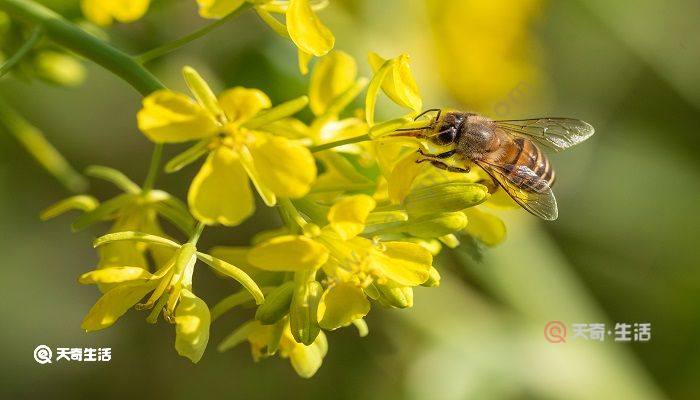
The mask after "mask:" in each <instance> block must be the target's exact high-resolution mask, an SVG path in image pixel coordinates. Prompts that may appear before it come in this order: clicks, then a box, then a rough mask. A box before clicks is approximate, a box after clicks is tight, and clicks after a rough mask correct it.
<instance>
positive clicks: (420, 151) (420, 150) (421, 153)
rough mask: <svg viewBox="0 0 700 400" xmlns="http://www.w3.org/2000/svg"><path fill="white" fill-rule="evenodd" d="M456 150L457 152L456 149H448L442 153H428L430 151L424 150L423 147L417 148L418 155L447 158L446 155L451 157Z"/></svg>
mask: <svg viewBox="0 0 700 400" xmlns="http://www.w3.org/2000/svg"><path fill="white" fill-rule="evenodd" d="M456 152H457V150H450V151H446V152H444V153H438V154H430V153H426V152H424V151H423V149H418V153H420V155H422V156H425V157H432V158H448V157H452V156H453V155H454V154H455V153H456Z"/></svg>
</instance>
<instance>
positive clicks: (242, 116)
mask: <svg viewBox="0 0 700 400" xmlns="http://www.w3.org/2000/svg"><path fill="white" fill-rule="evenodd" d="M219 105H220V106H221V108H222V109H223V110H224V113H225V114H226V117H227V118H228V120H229V121H230V122H239V123H242V122H245V121H247V120H249V119H250V118H251V117H252V116H254V115H255V114H257V113H259V112H260V111H262V110H264V109H266V108H270V107H271V106H272V101H270V98H269V97H267V95H266V94H265V93H264V92H263V91H261V90H258V89H248V88H244V87H240V86H239V87H235V88H233V89H228V90H225V91H224V92H223V93H221V94H220V95H219Z"/></svg>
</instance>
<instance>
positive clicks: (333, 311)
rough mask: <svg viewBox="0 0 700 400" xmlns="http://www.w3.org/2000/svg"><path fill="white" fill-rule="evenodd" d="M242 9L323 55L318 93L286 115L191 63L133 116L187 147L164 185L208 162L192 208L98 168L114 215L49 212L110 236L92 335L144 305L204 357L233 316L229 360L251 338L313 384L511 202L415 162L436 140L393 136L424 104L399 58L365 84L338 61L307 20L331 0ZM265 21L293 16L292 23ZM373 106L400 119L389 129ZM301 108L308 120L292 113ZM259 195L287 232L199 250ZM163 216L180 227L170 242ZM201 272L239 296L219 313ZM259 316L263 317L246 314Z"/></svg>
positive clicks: (100, 206)
mask: <svg viewBox="0 0 700 400" xmlns="http://www.w3.org/2000/svg"><path fill="white" fill-rule="evenodd" d="M244 3H246V2H245V1H242V0H240V1H234V0H206V1H205V0H198V4H199V7H200V13H201V15H202V16H204V17H207V18H221V17H223V16H225V15H229V14H230V13H231V12H234V11H235V10H236V9H238V8H239V7H242V6H243V5H244ZM248 3H252V4H250V5H249V6H253V7H255V9H256V11H257V13H258V14H259V15H260V16H261V17H262V18H263V20H265V21H266V22H267V23H268V24H270V25H271V26H273V27H274V28H275V30H276V31H279V32H280V33H284V34H285V35H286V36H288V37H289V38H290V39H291V40H292V41H293V42H294V43H295V44H296V46H297V47H298V48H299V54H300V59H301V60H302V63H301V66H302V69H305V68H306V65H307V63H308V61H309V59H310V56H311V55H313V56H317V57H321V58H320V59H319V60H318V61H317V62H316V63H315V64H314V66H313V69H312V73H311V76H310V80H309V90H308V93H307V94H305V95H301V96H299V97H296V98H292V99H290V100H289V101H286V102H284V103H282V104H278V105H273V104H272V102H271V100H270V98H269V97H268V96H267V95H266V94H265V93H264V92H263V91H261V90H259V89H254V88H245V87H233V88H229V89H225V90H222V91H218V94H216V92H215V90H213V89H212V88H211V87H210V86H209V85H208V84H207V83H206V81H205V79H204V78H203V77H202V76H200V74H199V73H197V71H195V70H194V69H193V68H191V67H185V68H184V69H183V76H184V80H185V82H186V83H187V86H188V88H189V91H190V93H189V94H185V93H179V92H175V91H171V90H168V89H162V90H157V91H155V92H153V93H151V94H149V95H148V96H146V97H145V98H144V99H143V103H142V107H141V109H140V110H139V111H138V114H137V118H136V120H137V124H138V128H139V130H140V131H141V132H142V133H143V134H144V135H145V137H146V138H148V139H150V140H151V141H152V142H154V143H156V144H157V146H156V149H160V148H162V146H163V145H164V144H170V143H184V142H192V144H191V145H190V147H189V148H188V149H187V150H185V151H184V152H182V153H181V154H179V155H177V156H175V157H174V158H172V159H171V160H169V161H168V162H167V163H166V165H165V168H164V170H165V172H167V173H178V171H181V170H182V169H184V168H187V167H188V166H191V165H193V164H194V163H196V162H197V161H198V160H201V159H204V161H203V162H201V166H200V167H199V171H198V172H197V174H196V176H195V177H194V179H193V180H192V181H191V182H190V183H189V191H188V195H187V204H184V203H182V202H180V201H179V200H177V199H176V198H174V197H173V196H171V195H170V194H168V193H166V192H165V191H162V190H156V189H153V187H152V186H153V179H151V178H152V177H153V176H154V175H153V174H149V179H147V181H146V183H145V184H144V185H143V186H139V185H137V184H136V183H134V182H133V181H131V180H130V179H129V178H128V177H126V176H125V175H123V174H121V173H120V172H118V171H115V170H113V169H110V168H106V167H91V168H89V169H88V170H87V174H88V175H90V176H92V177H95V178H100V179H105V180H107V181H109V182H112V183H113V184H115V185H116V186H117V187H118V188H119V189H120V190H122V191H123V193H122V194H120V195H118V196H116V197H114V198H112V199H109V200H107V201H104V202H100V201H98V200H97V199H95V198H93V197H90V196H86V195H80V196H75V197H71V198H69V199H66V200H64V201H62V202H59V203H58V204H56V205H55V206H53V207H51V208H49V209H47V210H46V211H45V212H44V214H43V217H44V218H50V217H54V216H56V215H58V214H60V213H62V212H64V211H67V210H70V209H79V210H82V211H83V212H84V213H83V214H82V215H81V216H80V217H79V218H78V219H76V220H75V222H74V223H73V228H74V229H76V230H78V229H83V228H85V227H88V226H90V225H93V224H95V223H98V222H102V221H110V222H111V224H112V225H111V228H110V229H109V231H108V232H107V234H106V235H104V236H102V237H100V238H98V239H97V240H96V241H95V242H94V245H95V247H96V248H97V249H98V252H99V257H100V261H99V263H98V265H97V267H96V268H95V269H94V270H92V271H89V272H87V273H85V274H83V275H81V276H80V278H79V282H80V283H83V284H96V285H98V287H99V289H100V290H101V291H102V292H103V295H102V297H101V298H100V299H99V300H98V301H97V303H96V304H95V305H94V306H93V307H92V309H90V311H89V312H88V314H87V316H86V317H85V319H84V321H83V324H82V328H83V329H85V330H86V331H94V330H99V329H104V328H107V327H109V326H111V325H113V324H114V323H115V322H116V321H117V320H118V319H119V318H120V317H121V316H122V315H123V314H124V313H126V312H127V311H128V310H129V309H131V308H136V309H137V310H150V311H149V314H148V316H147V317H146V320H147V321H148V322H150V323H155V322H156V321H157V320H158V319H159V316H160V315H162V316H163V317H164V319H165V320H166V321H167V322H169V323H172V324H174V325H175V349H176V350H177V352H178V353H179V354H181V355H183V356H185V357H187V358H189V359H191V360H192V361H193V362H197V361H199V360H200V358H201V357H202V356H203V354H204V351H205V349H206V346H207V343H208V341H209V328H210V324H211V323H212V322H214V321H216V320H217V319H218V318H219V317H220V316H221V315H223V314H224V313H226V312H229V311H231V310H234V309H235V310H237V312H239V313H240V314H241V315H248V316H249V320H248V321H247V322H246V323H244V324H242V325H241V326H238V327H236V328H235V329H234V330H233V332H232V333H231V334H230V335H229V336H228V337H226V338H224V339H223V340H222V341H221V342H220V343H219V345H218V349H219V350H220V351H225V350H227V349H230V348H231V347H233V346H236V345H238V344H240V343H243V342H248V343H249V344H250V347H251V350H252V354H253V358H254V359H255V360H256V361H257V360H261V359H264V358H267V357H270V356H272V355H275V354H278V355H280V356H281V357H284V358H289V359H290V361H291V364H292V366H293V368H294V369H295V371H296V372H297V373H298V374H299V375H300V376H302V377H307V378H308V377H311V376H312V375H314V374H315V373H316V371H317V370H318V368H319V367H320V366H321V364H322V361H323V358H324V356H325V354H326V352H327V351H328V340H327V334H328V333H329V332H332V331H335V330H337V329H341V328H344V327H347V326H350V325H353V326H355V327H356V328H357V329H358V331H359V333H360V335H361V336H364V335H366V334H368V332H369V328H368V326H367V323H366V322H365V320H364V318H365V316H366V315H367V314H368V313H369V312H370V310H371V308H372V306H375V307H377V306H380V307H385V308H398V309H406V308H410V307H412V306H413V302H414V296H416V294H417V290H416V289H417V288H418V287H421V286H422V287H436V286H438V285H439V283H440V274H439V272H438V269H437V267H436V265H434V262H433V259H434V257H435V256H436V255H437V254H438V253H440V252H441V251H442V249H443V247H445V246H446V247H450V248H453V247H456V246H458V245H459V244H460V239H461V238H463V237H469V238H471V239H470V240H476V241H479V242H481V243H483V244H485V245H496V244H498V243H499V242H500V241H501V240H503V237H504V235H505V228H504V225H503V223H502V222H501V221H500V220H499V219H498V218H497V217H496V216H494V215H492V214H491V213H490V212H489V208H490V207H498V206H501V205H502V204H503V203H504V202H503V200H502V199H499V198H498V196H496V195H494V196H492V195H491V190H490V189H491V187H490V180H489V178H488V176H487V175H485V173H484V172H481V171H479V170H478V169H476V168H475V169H472V170H471V172H468V173H459V174H457V173H453V172H448V171H444V170H439V169H436V168H433V167H432V166H431V165H429V164H426V163H419V162H418V161H419V150H431V148H430V147H431V146H432V145H431V144H429V143H428V142H427V141H425V140H424V139H422V138H417V137H406V136H400V135H397V134H396V133H395V132H396V130H397V129H412V128H416V127H420V126H422V125H424V124H425V123H426V120H420V119H419V120H418V121H416V117H417V116H418V115H419V113H420V112H421V110H422V108H423V100H422V98H421V96H420V92H419V89H418V85H417V84H416V81H415V79H414V78H413V74H412V72H411V67H410V63H409V57H408V56H407V55H405V54H403V55H400V56H398V57H395V58H389V59H385V58H382V57H381V56H379V55H378V54H374V53H371V54H370V55H369V60H368V61H369V65H370V66H371V68H372V71H373V75H372V77H371V78H370V79H367V78H364V77H360V76H358V66H357V63H356V61H355V59H354V58H353V57H351V56H350V55H349V54H347V53H344V52H342V51H338V50H332V47H333V42H334V39H333V35H332V34H331V33H330V31H328V29H327V28H326V27H325V26H324V25H323V24H322V23H321V22H320V21H319V20H318V18H317V17H316V15H315V13H314V11H315V10H316V9H317V8H320V7H323V6H324V5H325V2H323V1H309V0H290V1H249V2H248ZM147 6H148V1H146V0H141V1H138V0H131V1H117V0H112V1H109V0H84V1H83V7H84V10H85V14H86V15H87V16H88V17H90V18H91V19H93V20H95V21H96V22H103V23H107V22H109V21H111V19H112V18H114V19H117V20H119V21H129V20H133V19H135V18H138V17H139V16H140V15H142V14H143V12H145V10H146V8H147ZM100 13H101V14H100ZM270 13H282V14H285V22H286V23H285V24H282V23H281V22H279V21H278V20H277V19H275V18H273V17H272V16H271V14H270ZM98 16H99V18H102V19H99V18H98ZM103 17H104V18H103ZM382 93H383V94H384V96H382ZM380 98H381V99H380ZM378 101H384V102H393V103H394V104H396V105H397V106H398V107H399V108H401V109H404V110H406V114H405V115H400V116H398V117H396V118H388V119H382V118H381V116H378V115H377V112H376V109H377V102H378ZM358 103H360V104H362V105H364V107H357V106H356V104H358ZM307 107H308V108H309V109H310V111H311V115H312V118H310V119H308V118H307V119H305V118H300V117H298V115H299V112H300V111H302V110H304V109H306V108H307ZM155 154H156V155H159V154H160V153H158V152H157V151H156V153H155ZM154 165H155V166H157V165H158V163H157V162H156V163H155V164H154ZM151 172H152V173H155V172H157V170H155V171H153V170H152V171H151ZM256 195H257V196H259V197H260V199H261V200H262V203H263V204H264V205H265V206H267V207H271V208H274V209H275V210H276V211H277V212H278V213H279V216H280V227H279V228H277V229H274V230H270V231H262V232H259V233H257V234H256V235H255V236H254V237H253V238H252V240H251V243H250V245H249V246H238V247H232V246H225V245H222V246H217V247H214V248H213V249H210V250H209V251H208V252H206V253H205V252H203V251H200V250H199V249H198V246H199V238H200V236H201V235H202V232H203V230H204V229H205V228H206V227H207V226H212V225H221V226H226V227H233V226H237V225H239V224H241V223H243V222H244V221H246V220H247V219H249V218H251V216H253V215H254V213H255V211H256V210H255V197H256ZM164 221H167V222H168V223H169V224H171V225H173V227H174V228H177V230H178V231H179V232H177V233H173V234H172V236H169V235H167V234H166V233H165V231H166V230H164V229H163V228H162V227H161V223H162V222H164ZM178 235H181V236H183V237H184V240H176V239H175V238H174V237H175V236H178ZM198 261H201V262H202V263H203V264H204V265H208V266H209V267H211V268H212V269H213V270H214V271H215V272H216V273H218V274H219V275H222V276H224V277H228V278H231V279H232V280H233V281H235V282H237V284H240V285H241V286H242V288H241V289H239V290H238V291H235V292H234V293H232V294H231V295H230V296H228V297H226V298H224V299H222V300H221V301H219V302H218V303H217V304H215V305H214V306H213V307H211V309H210V308H209V306H208V305H207V303H206V302H205V301H204V300H203V299H202V297H203V296H201V292H200V291H199V290H195V288H194V287H193V275H194V272H195V270H196V266H197V265H198ZM251 304H254V305H255V311H254V312H249V311H248V310H250V307H240V306H244V305H251Z"/></svg>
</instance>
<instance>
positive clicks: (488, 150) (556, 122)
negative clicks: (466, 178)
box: [396, 109, 595, 221]
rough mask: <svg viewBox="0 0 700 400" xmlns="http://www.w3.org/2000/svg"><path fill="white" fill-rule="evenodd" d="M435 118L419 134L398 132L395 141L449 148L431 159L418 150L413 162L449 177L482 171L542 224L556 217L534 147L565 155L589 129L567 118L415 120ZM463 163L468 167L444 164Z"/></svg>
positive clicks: (444, 115)
mask: <svg viewBox="0 0 700 400" xmlns="http://www.w3.org/2000/svg"><path fill="white" fill-rule="evenodd" d="M431 112H437V114H436V115H435V116H434V117H433V118H431V119H430V120H429V123H428V124H427V125H426V126H424V127H421V128H414V129H399V130H397V132H398V133H397V134H396V135H397V136H414V137H419V138H422V139H425V140H427V141H428V142H430V143H432V144H434V145H437V146H440V147H443V148H445V147H449V148H451V149H450V150H448V151H444V152H441V153H436V154H430V153H426V152H424V151H423V150H419V153H420V154H421V156H422V158H420V159H418V161H417V162H419V163H420V162H430V163H431V164H432V165H434V166H436V167H438V168H441V169H445V170H447V171H451V172H469V171H470V165H471V164H475V165H477V166H479V167H480V168H482V169H483V170H484V171H486V173H487V174H488V175H489V176H490V177H491V179H492V180H493V182H494V185H493V187H494V188H498V187H499V186H500V187H501V188H503V190H505V191H506V193H508V195H510V197H512V198H513V200H515V202H517V203H518V204H519V205H520V206H522V207H523V208H524V209H525V210H527V211H529V212H530V213H532V214H534V215H536V216H538V217H540V218H542V219H545V220H549V221H552V220H555V219H557V217H558V210H557V201H556V199H555V198H554V194H553V193H552V189H551V186H552V184H553V183H554V179H555V176H556V174H555V172H554V169H553V168H552V164H551V163H550V162H549V159H548V158H547V156H546V155H545V154H544V153H543V152H542V151H541V150H540V148H539V147H538V146H537V145H542V146H543V147H546V148H548V149H550V150H553V151H560V150H564V149H568V148H569V147H571V146H574V145H576V144H579V143H581V142H583V141H584V140H586V139H588V138H589V137H591V136H592V135H593V133H594V132H595V130H594V129H593V127H592V126H591V125H590V124H588V123H586V122H584V121H581V120H578V119H571V118H535V119H523V120H502V121H494V120H492V119H489V118H486V117H484V116H481V115H477V114H474V113H469V112H462V111H443V110H439V109H432V110H427V111H425V112H424V113H422V114H421V115H419V116H418V117H416V119H418V118H420V117H422V116H424V115H426V114H428V113H431ZM448 160H455V161H461V162H462V163H463V164H462V165H466V167H458V166H454V165H451V164H448V163H447V161H448Z"/></svg>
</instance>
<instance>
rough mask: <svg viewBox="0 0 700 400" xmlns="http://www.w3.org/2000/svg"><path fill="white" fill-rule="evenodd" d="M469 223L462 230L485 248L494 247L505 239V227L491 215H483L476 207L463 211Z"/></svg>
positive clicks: (498, 219)
mask: <svg viewBox="0 0 700 400" xmlns="http://www.w3.org/2000/svg"><path fill="white" fill-rule="evenodd" d="M464 213H465V214H467V218H469V223H468V224H467V227H466V228H465V229H464V231H466V232H467V233H469V234H470V235H472V236H474V237H475V238H477V239H479V240H480V241H482V242H483V243H484V244H485V245H487V246H495V245H497V244H499V243H501V242H502V241H503V240H504V239H505V237H506V225H505V224H504V223H503V221H501V219H500V218H498V217H496V216H495V215H493V214H489V213H485V212H483V211H481V210H480V209H478V208H476V207H472V208H468V209H466V210H464Z"/></svg>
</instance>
